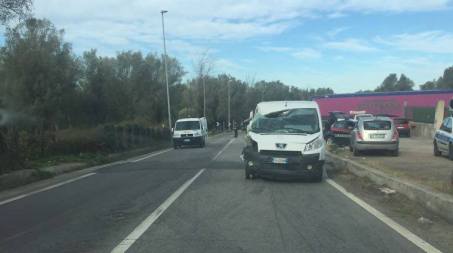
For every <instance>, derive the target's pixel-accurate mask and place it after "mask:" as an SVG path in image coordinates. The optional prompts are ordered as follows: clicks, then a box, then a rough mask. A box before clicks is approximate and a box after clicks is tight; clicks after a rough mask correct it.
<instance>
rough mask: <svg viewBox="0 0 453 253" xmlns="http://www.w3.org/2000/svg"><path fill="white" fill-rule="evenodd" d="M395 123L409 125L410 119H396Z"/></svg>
mask: <svg viewBox="0 0 453 253" xmlns="http://www.w3.org/2000/svg"><path fill="white" fill-rule="evenodd" d="M394 121H395V123H396V124H408V123H409V120H408V119H395V120H394Z"/></svg>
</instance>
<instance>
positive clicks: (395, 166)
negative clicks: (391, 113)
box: [330, 137, 453, 194]
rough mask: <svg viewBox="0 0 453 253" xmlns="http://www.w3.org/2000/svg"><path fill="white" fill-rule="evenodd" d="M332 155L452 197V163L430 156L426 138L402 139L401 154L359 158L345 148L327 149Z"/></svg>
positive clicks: (366, 153)
mask: <svg viewBox="0 0 453 253" xmlns="http://www.w3.org/2000/svg"><path fill="white" fill-rule="evenodd" d="M330 150H331V152H333V153H335V154H338V155H341V156H343V157H346V158H349V159H352V160H355V161H359V162H361V163H364V164H367V165H369V166H371V167H373V168H375V169H379V170H382V171H383V172H385V173H387V174H390V175H393V176H397V177H401V178H403V179H406V180H409V181H411V182H414V183H416V184H420V185H423V186H425V187H427V188H429V189H431V190H437V191H441V192H444V193H450V194H453V182H452V173H453V161H450V160H449V159H448V158H447V157H445V156H442V157H435V156H434V155H433V143H432V140H431V139H427V138H414V137H412V138H401V139H400V154H399V156H398V157H393V156H390V154H388V153H386V152H377V151H369V152H364V153H362V154H361V155H360V156H358V157H354V156H353V155H352V153H351V152H349V148H348V147H340V148H337V147H334V146H332V147H330Z"/></svg>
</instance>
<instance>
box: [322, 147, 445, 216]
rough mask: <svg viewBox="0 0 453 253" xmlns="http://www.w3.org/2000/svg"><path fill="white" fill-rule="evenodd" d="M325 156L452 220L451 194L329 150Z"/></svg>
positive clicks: (336, 163)
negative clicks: (427, 187)
mask: <svg viewBox="0 0 453 253" xmlns="http://www.w3.org/2000/svg"><path fill="white" fill-rule="evenodd" d="M326 158H327V159H328V160H330V161H332V163H333V164H332V166H334V167H340V168H346V169H347V170H348V171H350V172H351V173H352V174H354V175H356V176H358V177H367V178H369V179H370V180H371V181H373V182H374V183H376V184H379V185H384V184H385V185H387V186H389V187H390V188H393V189H395V190H396V191H398V192H400V193H401V194H403V195H405V196H406V197H408V198H409V199H411V200H413V201H416V202H418V203H419V204H421V205H423V206H424V207H426V208H427V209H428V210H430V211H432V212H434V213H436V214H438V215H439V216H441V217H443V218H445V219H447V220H448V221H449V222H453V197H452V196H450V195H448V194H445V193H438V192H433V191H431V190H428V189H426V188H423V187H421V186H419V185H416V184H413V183H410V182H407V181H404V180H401V179H399V178H395V177H391V176H389V175H387V174H385V173H383V172H381V171H378V170H376V169H374V168H371V167H369V166H366V165H363V164H360V163H358V162H355V161H352V160H349V159H346V158H343V157H340V156H338V155H335V154H332V153H329V152H327V153H326Z"/></svg>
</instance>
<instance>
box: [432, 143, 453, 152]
mask: <svg viewBox="0 0 453 253" xmlns="http://www.w3.org/2000/svg"><path fill="white" fill-rule="evenodd" d="M450 151H451V150H450ZM440 155H442V153H441V152H440V151H439V148H437V141H434V156H440Z"/></svg>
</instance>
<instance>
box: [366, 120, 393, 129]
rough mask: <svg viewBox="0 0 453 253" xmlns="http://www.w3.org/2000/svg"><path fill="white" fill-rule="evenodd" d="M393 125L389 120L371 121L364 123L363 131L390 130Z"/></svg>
mask: <svg viewBox="0 0 453 253" xmlns="http://www.w3.org/2000/svg"><path fill="white" fill-rule="evenodd" d="M391 128H392V123H391V122H390V121H388V120H370V121H364V122H363V129H365V130H390V129H391Z"/></svg>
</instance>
